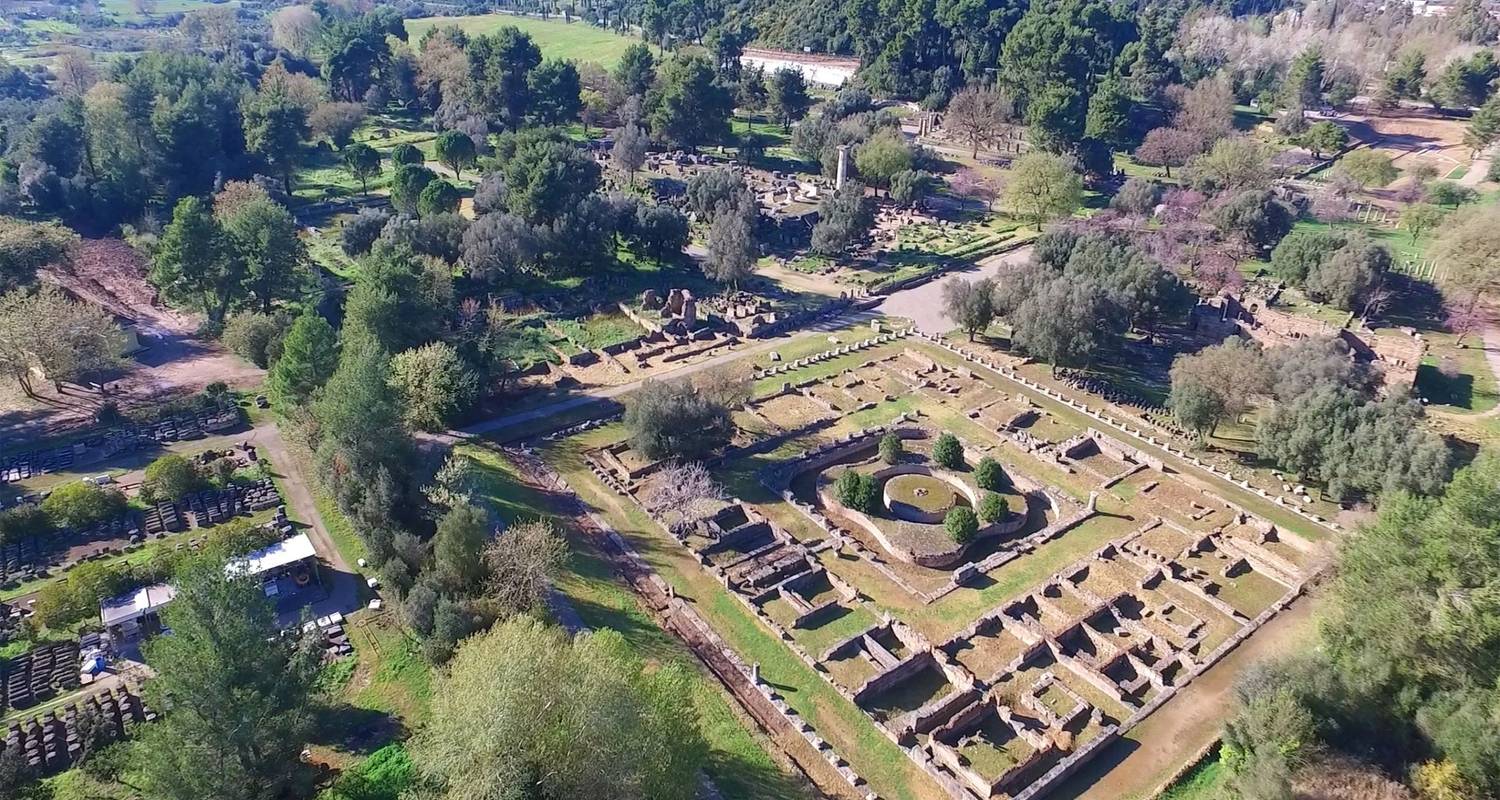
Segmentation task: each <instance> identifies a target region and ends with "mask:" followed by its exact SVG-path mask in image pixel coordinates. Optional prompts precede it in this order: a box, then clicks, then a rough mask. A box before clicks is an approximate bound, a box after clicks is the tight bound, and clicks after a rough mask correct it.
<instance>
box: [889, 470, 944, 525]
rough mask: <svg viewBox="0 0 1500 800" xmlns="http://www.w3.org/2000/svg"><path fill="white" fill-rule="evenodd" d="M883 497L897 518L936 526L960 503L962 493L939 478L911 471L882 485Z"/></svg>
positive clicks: (892, 514)
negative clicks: (959, 493)
mask: <svg viewBox="0 0 1500 800" xmlns="http://www.w3.org/2000/svg"><path fill="white" fill-rule="evenodd" d="M881 500H882V501H883V502H884V503H885V508H886V510H887V511H889V512H890V513H891V516H893V517H895V518H896V519H900V520H905V521H907V522H917V523H921V524H924V525H937V524H940V523H942V521H943V519H944V517H946V516H947V515H948V512H949V511H950V510H951V509H952V508H953V507H954V506H955V505H957V504H958V502H959V495H958V492H957V491H954V489H953V487H952V486H949V485H948V484H947V483H946V482H944V481H943V480H941V479H939V478H936V477H933V476H931V475H921V474H917V473H912V474H907V475H896V476H893V477H891V478H890V479H889V480H887V481H886V482H885V484H884V485H883V486H882V487H881Z"/></svg>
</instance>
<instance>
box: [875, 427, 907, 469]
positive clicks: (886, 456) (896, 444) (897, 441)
mask: <svg viewBox="0 0 1500 800" xmlns="http://www.w3.org/2000/svg"><path fill="white" fill-rule="evenodd" d="M904 452H906V450H905V448H904V447H902V445H901V437H900V436H898V435H897V434H896V432H895V431H889V432H887V433H886V435H884V436H882V437H880V460H881V461H884V462H885V463H887V464H895V463H896V462H898V461H900V460H901V454H902V453H904Z"/></svg>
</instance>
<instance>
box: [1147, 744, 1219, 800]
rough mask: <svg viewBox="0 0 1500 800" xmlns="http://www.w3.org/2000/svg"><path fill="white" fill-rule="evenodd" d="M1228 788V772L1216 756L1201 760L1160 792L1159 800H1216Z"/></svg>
mask: <svg viewBox="0 0 1500 800" xmlns="http://www.w3.org/2000/svg"><path fill="white" fill-rule="evenodd" d="M1228 786H1229V770H1228V769H1226V768H1225V767H1224V762H1223V761H1220V760H1219V757H1218V756H1217V755H1214V756H1210V757H1209V758H1206V759H1204V760H1203V763H1201V764H1199V765H1198V766H1196V767H1193V768H1192V769H1191V770H1189V771H1188V773H1187V774H1186V775H1184V776H1182V778H1181V779H1179V780H1178V781H1177V782H1176V783H1174V784H1172V785H1171V786H1169V787H1167V790H1166V791H1165V792H1162V794H1161V796H1160V798H1159V800H1217V798H1219V797H1221V796H1222V795H1223V792H1224V790H1225V789H1227V788H1228Z"/></svg>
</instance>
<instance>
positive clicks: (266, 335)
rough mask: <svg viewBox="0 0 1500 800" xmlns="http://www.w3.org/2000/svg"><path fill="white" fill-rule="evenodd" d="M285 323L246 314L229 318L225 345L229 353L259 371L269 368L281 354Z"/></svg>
mask: <svg viewBox="0 0 1500 800" xmlns="http://www.w3.org/2000/svg"><path fill="white" fill-rule="evenodd" d="M286 327H287V326H286V321H285V320H283V319H278V318H277V317H273V316H271V315H270V314H261V313H259V312H254V311H247V312H243V313H240V314H235V315H234V316H233V317H230V318H229V324H228V325H225V326H224V346H225V347H228V348H229V352H231V353H234V354H235V355H237V356H239V357H240V358H243V359H245V360H246V361H249V362H250V363H252V364H254V365H255V366H257V367H260V368H261V369H265V368H266V367H268V366H270V365H271V362H272V361H275V360H276V359H275V356H278V355H280V354H281V352H280V351H281V337H282V334H284V333H286Z"/></svg>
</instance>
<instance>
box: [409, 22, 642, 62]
mask: <svg viewBox="0 0 1500 800" xmlns="http://www.w3.org/2000/svg"><path fill="white" fill-rule="evenodd" d="M450 25H454V26H457V27H458V28H460V29H461V30H463V32H464V33H467V34H469V35H470V36H482V35H485V34H488V33H493V32H495V30H497V29H499V28H502V27H505V26H507V25H509V26H514V27H517V28H520V29H521V30H523V31H525V32H526V33H528V34H530V35H531V38H532V39H533V40H534V41H535V42H536V44H537V46H538V47H540V48H541V49H542V55H543V56H544V57H546V58H561V59H564V60H571V61H592V62H594V63H597V64H599V65H601V66H604V67H613V66H614V65H615V62H616V61H619V60H620V56H621V55H623V54H624V53H625V48H626V47H629V46H630V45H631V44H633V43H634V42H635V41H636V40H635V39H628V38H626V37H624V36H620V35H618V34H615V33H611V32H610V31H607V30H604V29H603V28H599V27H596V26H594V25H590V24H588V23H586V22H583V21H581V20H574V21H572V22H563V21H562V18H560V17H559V18H555V19H537V18H536V17H522V16H517V15H514V14H481V15H479V16H472V17H428V18H426V19H410V20H407V21H406V31H407V33H408V34H410V35H411V38H412V41H416V40H418V39H420V38H421V37H422V34H423V33H424V32H425V31H427V30H428V29H429V28H434V27H437V28H443V27H448V26H450Z"/></svg>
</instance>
